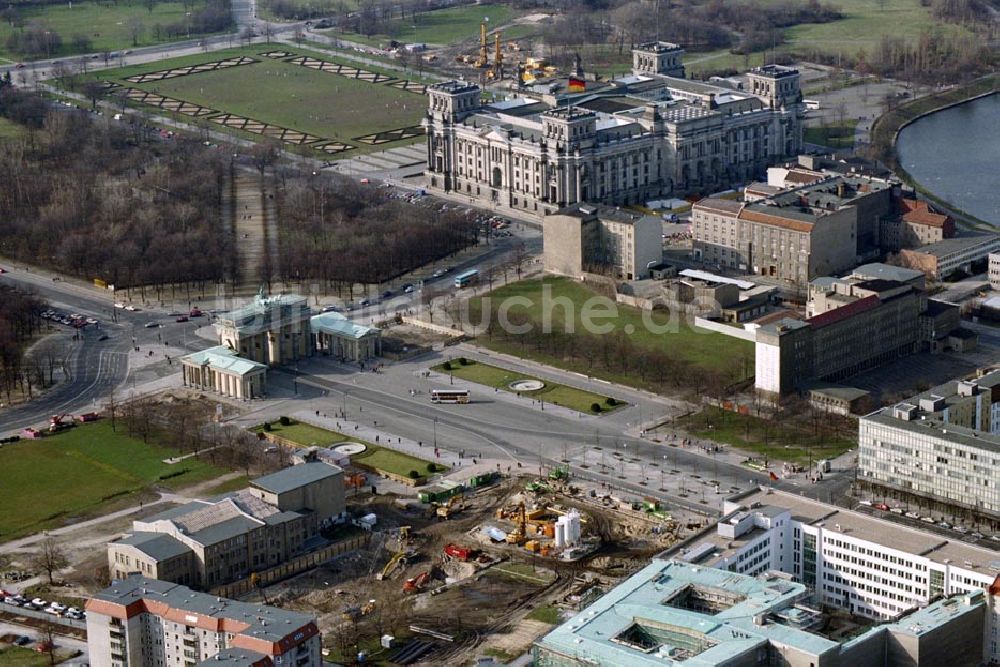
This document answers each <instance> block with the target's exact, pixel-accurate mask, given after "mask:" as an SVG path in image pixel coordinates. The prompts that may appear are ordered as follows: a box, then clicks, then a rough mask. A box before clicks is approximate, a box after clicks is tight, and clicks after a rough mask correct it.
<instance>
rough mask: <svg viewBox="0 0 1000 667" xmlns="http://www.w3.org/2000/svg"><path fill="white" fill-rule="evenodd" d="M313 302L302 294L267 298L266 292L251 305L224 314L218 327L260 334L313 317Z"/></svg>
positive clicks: (258, 295) (220, 317) (260, 294)
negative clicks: (311, 305)
mask: <svg viewBox="0 0 1000 667" xmlns="http://www.w3.org/2000/svg"><path fill="white" fill-rule="evenodd" d="M309 314H310V311H309V300H308V299H307V298H306V297H304V296H300V295H298V294H278V295H275V296H265V295H264V291H263V289H262V290H261V291H260V293H258V294H257V295H256V296H255V297H254V298H253V300H252V301H250V303H247V304H245V305H243V306H241V307H239V308H236V309H234V310H231V311H229V312H227V313H221V314H220V315H219V318H218V320H217V321H216V324H215V326H216V328H219V327H220V326H221V327H234V328H235V329H237V330H238V331H239V332H240V333H257V332H261V331H266V330H268V329H272V328H275V327H277V326H282V325H285V324H293V323H296V322H301V321H302V320H304V319H307V318H308V317H309Z"/></svg>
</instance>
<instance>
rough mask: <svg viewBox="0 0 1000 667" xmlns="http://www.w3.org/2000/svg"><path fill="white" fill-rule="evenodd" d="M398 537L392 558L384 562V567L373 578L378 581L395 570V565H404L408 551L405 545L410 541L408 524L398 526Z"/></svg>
mask: <svg viewBox="0 0 1000 667" xmlns="http://www.w3.org/2000/svg"><path fill="white" fill-rule="evenodd" d="M398 539H399V550H398V551H397V552H396V553H394V554H393V555H392V558H390V559H389V562H388V563H386V564H385V567H384V568H382V571H381V572H379V573H378V574H377V575H376V576H375V579H377V580H378V581H382V580H383V579H385V578H386V577H388V576H389V575H390V574H392V572H393V570H395V569H396V567H397V566H399V565H404V566H405V565H406V558H407V553H408V549H407V548H406V547H407V544H408V543H409V541H410V526H400V527H399V535H398Z"/></svg>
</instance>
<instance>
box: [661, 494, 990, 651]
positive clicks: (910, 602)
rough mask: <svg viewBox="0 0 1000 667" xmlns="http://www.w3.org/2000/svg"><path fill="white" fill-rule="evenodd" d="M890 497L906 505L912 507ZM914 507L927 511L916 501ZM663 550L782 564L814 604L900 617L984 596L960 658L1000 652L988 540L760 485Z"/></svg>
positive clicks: (718, 561) (734, 568)
mask: <svg viewBox="0 0 1000 667" xmlns="http://www.w3.org/2000/svg"><path fill="white" fill-rule="evenodd" d="M876 498H881V496H876ZM889 502H890V503H892V504H893V505H896V506H897V511H900V512H902V509H903V508H904V507H906V505H904V504H902V503H899V504H898V505H897V503H895V502H893V501H889ZM909 509H910V510H917V511H919V512H927V510H926V509H925V508H924V507H918V506H916V505H913V504H910V505H909ZM886 514H887V515H888V516H893V515H892V514H891V513H886ZM911 514H912V512H911ZM914 516H915V515H914ZM918 525H920V524H918ZM662 556H663V557H670V558H674V559H676V560H683V561H685V562H689V563H690V564H691V565H696V566H699V567H703V568H715V569H719V570H725V571H729V572H734V573H740V574H743V575H749V576H759V575H763V574H765V573H768V572H783V573H785V574H786V575H788V576H789V577H790V578H791V579H792V580H793V581H795V582H797V583H799V584H802V585H805V586H806V587H808V588H809V589H810V596H809V599H808V603H809V604H811V605H815V606H818V607H819V606H821V607H824V608H829V609H835V610H842V611H844V612H847V613H849V614H853V615H855V616H859V617H862V618H867V619H870V620H871V621H873V622H890V623H892V622H895V623H897V624H900V625H904V626H905V625H908V624H909V623H911V622H912V621H914V620H916V618H917V617H918V616H917V615H919V614H920V613H921V612H922V611H926V610H927V609H930V608H931V607H933V605H934V601H935V600H940V599H941V598H942V597H944V598H948V597H953V596H965V595H969V594H974V595H976V596H981V597H980V599H981V600H983V601H984V602H985V603H986V604H985V606H986V614H985V616H983V617H981V618H980V621H979V622H980V624H981V625H980V629H979V635H978V637H976V638H972V637H967V638H966V641H967V642H968V645H967V646H966V648H969V649H972V651H973V653H972V654H964V653H963V654H962V655H956V657H955V658H954V660H955V661H956V664H975V663H968V662H966V661H967V660H968V659H969V658H968V656H969V655H973V654H975V655H977V656H978V659H979V660H983V661H984V663H986V664H992V663H995V662H998V661H1000V643H998V636H1000V608H998V605H997V602H1000V600H998V599H997V597H996V595H997V592H998V591H1000V587H998V586H997V584H998V582H1000V579H998V577H1000V560H998V559H997V553H996V551H994V550H993V549H991V548H985V547H980V546H976V545H975V544H971V543H969V542H964V541H961V540H955V539H947V538H946V537H943V536H942V535H941V534H940V533H939V532H931V531H929V530H924V529H922V528H919V527H913V526H911V525H908V524H903V523H900V522H897V521H891V520H888V519H882V518H879V517H877V516H872V515H871V514H868V513H864V512H860V511H856V510H851V509H846V508H843V507H839V506H836V505H830V504H828V503H822V502H819V501H817V500H812V499H809V498H806V497H804V496H800V495H798V494H795V493H789V492H785V491H780V490H777V489H772V488H760V489H756V490H753V491H749V492H744V493H741V494H739V495H737V496H734V497H732V498H729V499H727V500H726V501H725V502H724V505H723V515H722V518H721V519H720V520H719V523H718V524H717V526H716V530H715V531H712V532H707V533H703V534H702V535H699V536H698V538H697V539H695V540H694V541H691V542H688V543H686V544H681V545H678V546H676V547H673V548H671V549H669V550H667V551H666V552H664V554H662ZM879 627H885V626H879ZM836 664H842V663H836ZM848 664H853V663H848ZM863 664H867V663H863ZM877 664H880V665H881V664H884V663H883V662H881V661H879V662H878V663H877ZM909 664H920V665H923V664H928V665H936V664H941V663H938V662H924V661H917V662H913V663H909ZM944 664H951V662H950V661H949V662H947V663H944Z"/></svg>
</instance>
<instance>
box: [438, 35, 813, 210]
mask: <svg viewBox="0 0 1000 667" xmlns="http://www.w3.org/2000/svg"><path fill="white" fill-rule="evenodd" d="M682 55H683V50H682V49H680V48H679V47H678V46H677V45H675V44H669V43H666V42H652V43H648V44H642V45H640V46H639V47H637V48H636V49H634V51H633V58H634V60H633V71H632V74H631V75H630V76H625V77H621V78H618V79H613V80H611V81H608V82H591V81H588V82H587V83H586V88H587V89H586V90H584V91H576V90H570V89H569V88H568V87H567V88H565V89H564V88H559V87H558V85H557V86H552V85H549V84H547V85H546V86H545V87H544V88H542V89H539V87H537V86H536V87H533V88H524V89H521V90H519V91H518V95H519V97H517V98H514V99H510V100H503V101H500V102H495V103H489V104H484V103H483V102H482V101H481V99H480V93H481V91H480V88H479V86H477V85H475V84H472V83H466V82H464V81H449V82H446V83H439V84H435V85H432V86H429V87H428V91H427V92H428V97H429V108H428V113H427V117H426V118H425V120H424V127H425V128H426V130H427V184H428V186H429V187H430V188H431V189H433V190H436V191H440V192H447V193H453V194H454V195H461V196H462V197H467V198H468V199H469V200H470V201H471V202H473V203H476V204H478V205H480V206H486V207H498V206H499V207H504V208H509V209H516V210H517V211H518V212H520V213H522V214H524V213H528V214H532V215H536V216H539V217H542V216H546V215H550V214H552V213H555V212H556V211H558V210H559V209H561V208H564V207H566V206H573V205H576V204H583V203H602V204H609V205H627V204H638V203H642V202H645V201H648V200H650V199H656V198H658V197H663V196H674V195H683V194H686V193H689V192H694V191H700V192H706V191H707V192H712V191H716V190H719V189H722V188H724V187H730V186H731V185H733V184H736V183H739V182H746V181H748V180H750V179H751V178H752V177H753V175H754V174H757V173H761V172H762V171H763V170H764V169H765V168H766V167H767V166H768V165H769V164H772V163H773V162H774V161H775V160H777V159H780V158H782V157H785V156H789V155H795V154H797V153H798V152H799V151H800V149H801V146H802V126H801V124H802V120H801V119H802V105H801V94H800V92H799V73H798V71H797V70H795V69H792V68H788V67H781V66H778V65H766V66H764V67H758V68H755V69H753V70H751V71H749V72H748V73H747V74H746V80H747V85H746V88H747V90H740V89H738V87H729V86H725V85H716V84H709V83H702V82H697V81H689V80H687V79H684V78H682V77H683V66H681V65H678V63H679V62H680V58H681V56H682Z"/></svg>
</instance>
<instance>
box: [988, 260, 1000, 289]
mask: <svg viewBox="0 0 1000 667" xmlns="http://www.w3.org/2000/svg"><path fill="white" fill-rule="evenodd" d="M988 275H989V279H990V287H991V288H993V289H994V290H997V291H998V292H1000V253H995V252H991V253H990V255H989V274H988Z"/></svg>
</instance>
